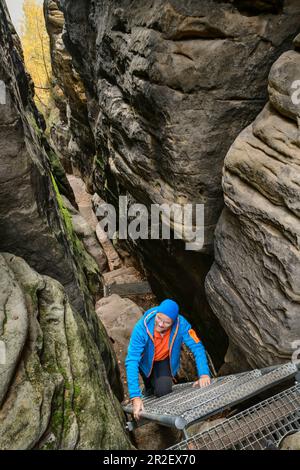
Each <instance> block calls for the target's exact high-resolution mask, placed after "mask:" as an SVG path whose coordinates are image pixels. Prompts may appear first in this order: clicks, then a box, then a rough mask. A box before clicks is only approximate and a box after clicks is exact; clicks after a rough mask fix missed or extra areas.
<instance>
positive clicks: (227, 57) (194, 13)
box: [60, 0, 300, 359]
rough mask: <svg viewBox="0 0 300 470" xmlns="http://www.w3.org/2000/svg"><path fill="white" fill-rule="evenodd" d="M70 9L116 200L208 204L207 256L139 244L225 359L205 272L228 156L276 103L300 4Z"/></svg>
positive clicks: (77, 58) (161, 281)
mask: <svg viewBox="0 0 300 470" xmlns="http://www.w3.org/2000/svg"><path fill="white" fill-rule="evenodd" d="M60 6H61V8H62V9H63V11H64V16H65V22H66V23H65V33H64V34H63V39H64V42H65V44H66V47H67V49H68V51H69V52H70V54H71V55H72V59H73V63H74V66H75V68H76V70H77V72H78V73H79V74H80V76H81V78H82V80H83V83H84V86H85V89H86V93H87V101H88V110H89V122H90V125H91V128H92V130H93V134H94V138H95V147H96V154H97V158H96V159H95V160H94V169H93V182H94V188H95V189H96V190H97V191H98V192H99V193H103V190H104V188H105V190H106V196H107V197H108V198H110V199H112V200H113V199H114V198H116V196H117V195H118V194H120V193H122V194H124V193H128V194H130V195H131V196H132V197H133V198H134V200H136V201H137V202H143V203H146V204H148V205H149V204H150V203H158V204H163V203H167V204H172V203H179V204H185V203H204V204H205V243H204V247H203V249H202V251H201V252H200V253H195V252H190V253H188V252H186V251H185V249H184V246H183V244H180V243H173V242H171V243H160V242H156V241H150V242H148V241H142V242H140V243H138V244H137V246H136V247H135V249H136V250H139V252H140V255H141V257H142V258H143V261H144V265H145V266H146V267H147V268H148V269H149V271H150V272H151V275H152V284H153V286H156V287H157V289H156V293H157V294H158V295H159V296H164V295H166V294H167V295H172V296H173V297H174V298H176V299H177V300H178V301H179V302H180V303H181V305H183V306H184V308H185V311H184V313H185V314H187V315H188V316H190V318H191V317H192V319H193V320H194V321H195V322H197V323H198V326H200V327H201V330H200V332H201V333H202V335H203V337H204V339H206V340H207V343H206V344H208V345H209V346H210V347H211V348H212V350H214V352H215V354H216V355H218V354H219V359H220V357H221V356H222V354H223V351H224V347H225V348H226V345H225V344H224V341H225V336H224V334H223V333H222V331H221V328H220V327H219V324H218V323H217V322H216V321H215V319H214V315H213V314H212V313H211V310H210V308H209V306H208V304H207V301H206V296H205V292H204V279H205V276H206V274H207V272H208V270H209V268H210V266H211V263H212V259H213V258H212V243H213V234H214V230H215V226H216V223H217V221H218V219H219V216H220V214H221V211H222V208H223V195H222V187H221V173H222V166H223V161H224V157H225V155H226V152H227V151H228V149H229V147H230V145H231V144H232V142H233V140H234V139H235V138H236V136H237V135H238V134H239V132H240V131H241V130H242V129H243V128H244V127H246V126H247V125H248V124H249V123H250V122H251V121H252V120H253V119H254V118H255V116H257V113H258V112H259V111H260V110H261V109H262V108H263V106H264V104H265V102H266V100H267V94H266V83H267V76H268V73H269V70H270V67H271V65H272V63H273V62H274V61H275V60H276V59H277V58H278V56H279V55H280V54H281V53H282V52H283V51H285V50H287V49H288V48H290V44H291V41H292V37H293V36H294V35H295V34H296V32H297V31H298V29H299V20H300V5H299V2H298V1H297V0H288V1H285V2H283V1H276V0H275V1H271V0H270V1H268V0H265V1H264V0H263V1H254V2H253V1H251V2H250V1H243V0H240V1H239V0H230V1H217V0H201V2H200V1H199V0H190V1H182V0H169V1H162V0H155V1H152V0H151V1H150V0H149V1H147V0H145V1H143V2H140V1H138V0H136V1H129V0H121V1H119V0H118V1H116V0H95V1H93V2H87V1H84V0H72V1H71V0H60ZM218 335H220V336H218ZM216 344H218V346H217V347H216Z"/></svg>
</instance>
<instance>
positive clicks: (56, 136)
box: [44, 0, 95, 180]
mask: <svg viewBox="0 0 300 470" xmlns="http://www.w3.org/2000/svg"><path fill="white" fill-rule="evenodd" d="M44 15H45V21H46V27H47V31H48V34H49V38H50V50H51V63H52V69H53V73H54V75H55V77H56V85H55V88H54V92H53V97H54V101H55V104H56V106H57V109H58V111H59V112H58V113H57V115H56V116H54V117H53V123H52V128H51V131H50V135H51V138H52V141H53V144H54V146H55V148H56V150H57V152H58V153H59V155H60V158H61V161H62V163H63V165H64V167H65V169H66V171H68V172H69V173H72V172H76V171H77V172H79V174H82V176H84V177H85V178H86V180H88V179H89V176H90V175H89V173H90V172H91V168H92V164H93V156H94V154H95V148H94V139H93V134H92V132H91V128H90V125H89V120H88V110H87V98H86V93H85V89H84V86H83V83H82V80H81V78H80V75H79V73H78V72H77V71H76V70H75V68H74V66H73V63H72V57H71V55H70V54H69V52H68V51H67V50H66V47H65V44H64V42H63V38H62V35H63V26H64V15H63V13H62V11H61V10H60V0H45V1H44ZM53 114H55V113H53Z"/></svg>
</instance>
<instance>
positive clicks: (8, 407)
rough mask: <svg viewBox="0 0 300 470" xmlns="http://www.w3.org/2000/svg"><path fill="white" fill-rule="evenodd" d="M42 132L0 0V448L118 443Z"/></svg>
mask: <svg viewBox="0 0 300 470" xmlns="http://www.w3.org/2000/svg"><path fill="white" fill-rule="evenodd" d="M43 129H44V122H43V118H42V116H40V115H39V114H38V111H37V109H36V107H35V105H34V102H33V84H32V82H31V79H30V77H29V76H28V74H27V73H26V71H25V68H24V63H23V57H22V50H21V45H20V42H19V39H18V37H17V35H16V32H15V30H14V28H13V26H12V24H11V22H10V19H9V15H8V12H7V7H6V4H5V2H4V1H3V0H0V250H1V251H7V252H9V253H11V254H2V255H0V448H2V449H12V448H14V449H27V448H67V449H73V448H79V449H81V448H89V449H97V448H100V449H101V448H127V447H128V446H129V445H130V444H129V442H128V439H127V436H126V433H125V431H124V428H123V426H124V423H123V418H122V413H121V408H120V405H119V404H118V402H117V400H116V398H115V396H118V398H119V399H122V384H121V383H120V377H119V370H118V366H117V362H116V358H115V356H114V354H113V352H112V348H111V345H110V341H109V339H108V337H107V334H106V332H105V330H104V328H103V326H102V325H101V323H100V322H99V320H98V319H97V317H96V314H95V311H94V306H93V304H92V301H93V295H92V294H95V293H96V291H98V290H99V284H100V282H99V270H98V268H97V266H96V264H95V262H94V261H93V259H92V258H91V257H89V255H88V254H87V252H86V251H85V250H84V248H83V246H82V244H81V242H80V241H79V239H78V238H77V237H76V236H75V234H74V231H73V227H72V222H71V216H70V214H69V212H68V211H67V209H66V206H65V205H64V200H63V197H62V195H61V192H62V194H64V195H67V196H70V194H71V192H70V187H69V186H68V183H67V180H66V178H65V175H64V173H63V171H62V169H61V167H59V165H58V166H57V167H55V165H56V164H57V157H56V155H55V154H54V152H53V150H52V149H51V147H50V146H49V144H48V142H47V141H46V140H45V136H44V133H43ZM53 163H54V164H55V165H53ZM57 174H58V175H59V179H57ZM72 198H73V199H74V195H72V194H71V198H70V199H72ZM16 255H17V256H16ZM27 263H28V264H27ZM29 266H30V267H29ZM32 268H34V269H35V270H36V271H35V270H33V269H32ZM38 273H39V274H38ZM112 390H113V392H112Z"/></svg>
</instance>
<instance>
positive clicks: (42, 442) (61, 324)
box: [0, 254, 130, 449]
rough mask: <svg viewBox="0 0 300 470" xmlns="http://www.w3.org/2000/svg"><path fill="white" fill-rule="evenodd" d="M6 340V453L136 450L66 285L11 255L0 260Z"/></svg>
mask: <svg viewBox="0 0 300 470" xmlns="http://www.w3.org/2000/svg"><path fill="white" fill-rule="evenodd" d="M98 328H99V331H101V329H102V327H101V325H100V324H99V326H98ZM0 339H1V342H3V343H4V344H5V345H6V351H5V361H3V357H2V356H1V361H0V449H32V448H35V449H126V448H129V447H130V443H129V441H128V439H127V437H126V435H125V433H124V431H123V429H122V427H123V426H124V417H123V416H122V414H121V408H120V405H119V404H118V402H117V400H116V398H115V396H114V395H113V393H112V392H111V388H110V386H109V382H108V379H107V373H106V370H105V366H104V359H106V360H107V357H106V358H104V357H103V358H102V357H101V354H99V345H97V344H96V343H95V341H94V340H93V339H92V336H91V334H90V333H89V331H88V328H87V325H86V323H85V322H84V320H83V319H82V317H81V316H80V315H79V314H78V313H77V312H76V311H75V310H73V309H72V307H71V305H70V303H69V301H68V298H67V296H66V294H65V291H64V289H63V287H62V285H61V284H60V283H58V282H57V281H55V280H54V279H51V278H50V277H48V276H41V275H39V274H38V273H37V272H35V271H33V270H32V269H31V268H30V267H29V266H28V265H27V263H25V261H24V260H22V259H21V258H17V257H15V256H13V255H9V254H0ZM3 343H2V344H3ZM102 347H103V351H104V349H105V347H106V346H105V347H104V337H103V338H102ZM114 361H115V360H114ZM110 362H112V358H110ZM116 367H117V366H116V361H115V362H114V368H116ZM110 372H111V373H115V370H111V371H110Z"/></svg>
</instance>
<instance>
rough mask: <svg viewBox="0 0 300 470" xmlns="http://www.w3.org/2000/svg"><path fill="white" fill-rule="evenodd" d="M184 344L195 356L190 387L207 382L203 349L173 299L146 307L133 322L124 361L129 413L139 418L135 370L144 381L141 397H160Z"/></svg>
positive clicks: (167, 389) (166, 390) (168, 388)
mask: <svg viewBox="0 0 300 470" xmlns="http://www.w3.org/2000/svg"><path fill="white" fill-rule="evenodd" d="M182 343H184V344H185V345H186V346H188V348H189V349H190V350H191V351H192V353H193V354H194V357H195V361H196V366H197V371H198V380H197V381H196V382H195V383H194V384H193V386H194V387H196V386H199V387H205V386H207V385H209V384H210V371H209V367H208V364H207V359H206V354H205V349H204V346H203V344H202V343H201V341H200V340H199V338H198V337H197V335H196V333H195V331H194V330H192V328H191V325H190V324H189V323H188V321H187V320H186V319H185V318H184V317H183V316H182V315H180V314H179V307H178V304H177V303H176V302H174V301H173V300H170V299H167V300H164V301H163V302H162V303H161V304H160V305H158V306H157V307H153V308H151V309H149V310H147V311H146V312H145V313H144V315H143V317H142V318H141V319H140V320H139V321H138V322H137V324H136V325H135V327H134V329H133V332H132V335H131V338H130V342H129V345H128V351H127V357H126V360H125V366H126V374H127V384H128V390H129V397H130V399H131V400H132V405H133V415H134V418H135V419H137V420H138V419H139V417H140V413H141V412H142V411H143V409H144V405H143V401H142V394H141V391H140V388H139V373H140V374H141V376H142V379H143V382H144V384H145V391H144V396H149V395H150V394H153V393H154V394H155V395H156V396H159V397H160V396H163V395H166V394H167V393H170V392H171V391H172V382H173V378H174V377H175V375H176V373H177V371H178V369H179V365H180V351H181V345H182Z"/></svg>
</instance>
